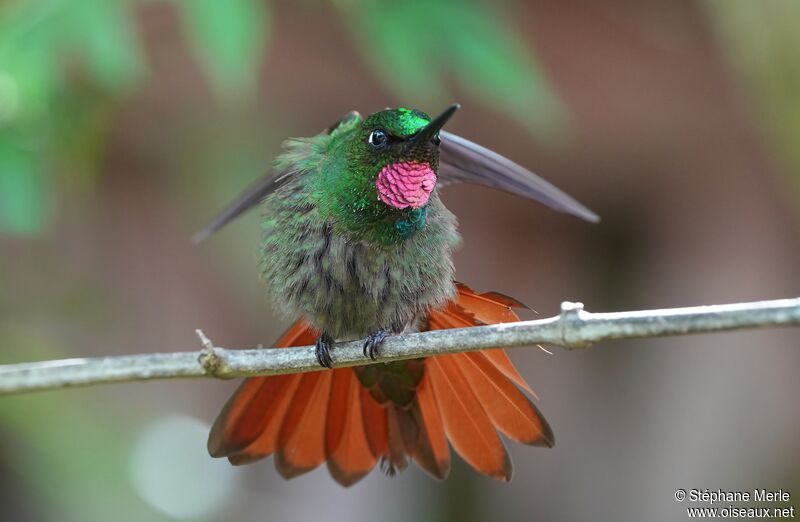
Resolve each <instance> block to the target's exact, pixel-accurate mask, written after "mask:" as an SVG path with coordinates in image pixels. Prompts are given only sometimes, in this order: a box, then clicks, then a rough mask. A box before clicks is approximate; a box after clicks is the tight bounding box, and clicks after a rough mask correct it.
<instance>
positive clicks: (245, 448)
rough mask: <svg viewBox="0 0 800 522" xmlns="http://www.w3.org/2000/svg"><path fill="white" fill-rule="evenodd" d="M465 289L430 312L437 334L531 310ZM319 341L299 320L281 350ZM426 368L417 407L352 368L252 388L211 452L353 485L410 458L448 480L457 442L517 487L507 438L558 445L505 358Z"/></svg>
mask: <svg viewBox="0 0 800 522" xmlns="http://www.w3.org/2000/svg"><path fill="white" fill-rule="evenodd" d="M457 289H458V294H457V297H456V299H455V300H453V301H451V302H450V303H448V305H447V306H446V307H445V308H443V309H441V310H435V311H431V312H430V314H429V316H428V321H427V327H428V329H431V330H435V329H444V328H461V327H467V326H474V325H479V324H492V323H499V322H509V321H516V320H518V318H517V316H516V314H515V313H514V312H513V311H512V308H518V307H523V306H524V305H522V304H521V303H519V302H518V301H516V300H514V299H512V298H509V297H506V296H504V295H501V294H496V293H484V294H477V293H475V292H474V291H472V290H471V289H470V288H469V287H467V286H465V285H462V284H457ZM316 335H317V334H316V332H314V331H313V330H312V329H311V328H310V327H309V326H308V325H307V324H306V323H304V322H303V321H298V322H297V323H295V324H294V325H293V326H292V327H291V328H290V329H289V330H288V331H287V332H286V333H285V334H284V335H283V336H282V337H281V338H280V339H279V340H278V342H277V343H276V346H279V347H283V346H305V345H310V344H313V343H314V340H315V337H316ZM423 365H424V366H423V369H424V371H423V375H422V378H421V379H419V381H418V382H417V385H416V389H415V390H414V398H413V400H412V401H411V402H410V403H409V404H400V403H398V402H397V401H395V402H392V400H388V399H387V398H386V397H384V396H383V395H382V394H381V393H380V392H377V393H375V390H372V391H371V390H368V389H367V388H366V387H365V386H364V385H363V384H362V381H360V380H359V378H358V376H357V375H356V372H355V371H354V370H353V369H352V368H340V369H335V370H333V371H320V372H312V373H307V374H302V375H278V376H271V377H254V378H250V379H247V380H245V381H244V382H243V383H242V385H241V386H240V387H239V389H238V390H237V391H236V393H235V394H234V395H233V396H232V397H231V398H230V400H229V401H228V403H227V404H226V405H225V407H224V408H223V410H222V412H221V413H220V415H219V417H218V418H217V420H216V422H215V423H214V426H213V427H212V429H211V434H210V435H209V440H208V450H209V453H210V454H211V455H212V456H214V457H227V458H228V460H230V462H231V463H233V464H246V463H249V462H252V461H254V460H257V459H261V458H263V457H266V456H269V455H272V454H274V455H275V466H276V468H277V469H278V472H279V473H280V474H281V475H282V476H284V477H286V478H291V477H294V476H297V475H300V474H302V473H305V472H307V471H310V470H312V469H314V468H316V467H318V466H319V465H320V464H322V463H323V462H327V465H328V469H329V471H330V473H331V475H332V476H333V478H334V479H335V480H336V481H337V482H339V483H340V484H342V485H344V486H349V485H351V484H354V483H355V482H357V481H359V480H360V479H361V478H363V477H364V476H365V475H366V474H368V473H369V472H370V471H371V470H372V469H373V468H374V467H375V464H376V463H377V462H378V461H379V460H380V461H381V462H383V463H384V466H385V468H386V469H387V470H388V471H390V472H394V471H395V470H399V469H403V468H404V467H405V466H406V465H407V460H408V459H409V458H410V459H413V460H414V461H415V462H417V464H418V465H419V466H420V467H421V468H422V469H424V470H425V471H427V472H428V473H430V474H431V475H432V476H434V477H436V478H439V479H443V478H445V477H446V476H447V474H448V473H449V471H450V451H449V448H448V442H449V443H450V444H451V445H452V446H453V449H455V451H456V453H458V454H459V455H460V456H461V457H462V458H463V459H464V460H465V461H466V462H467V463H469V464H470V465H471V466H472V467H473V468H475V469H476V470H477V471H479V472H481V473H484V474H486V475H489V476H491V477H494V478H497V479H501V480H510V479H511V473H512V469H511V460H510V458H509V456H508V453H507V451H506V448H505V446H504V444H503V442H502V440H501V439H500V437H499V436H498V431H499V432H500V433H502V434H503V435H505V436H506V437H508V438H509V439H511V440H514V441H517V442H522V443H524V444H530V445H535V446H552V445H553V442H554V439H553V433H552V431H551V430H550V427H549V426H548V425H547V422H546V421H545V420H544V418H543V417H542V415H541V414H540V413H539V411H538V410H537V409H536V406H534V404H533V403H532V402H531V400H530V399H529V398H528V397H527V396H526V395H525V393H524V392H523V391H522V390H524V391H527V392H529V393H531V394H532V393H533V392H532V390H531V389H530V387H529V386H528V384H527V383H526V382H525V380H524V379H523V378H522V376H521V375H520V374H519V373H518V372H517V370H516V369H515V368H514V366H513V364H512V363H511V361H510V359H509V358H508V356H507V355H506V353H505V352H504V351H503V350H501V349H492V350H484V351H482V352H471V353H461V354H453V355H442V356H437V357H432V358H428V359H425V360H424V362H423ZM376 397H377V398H376Z"/></svg>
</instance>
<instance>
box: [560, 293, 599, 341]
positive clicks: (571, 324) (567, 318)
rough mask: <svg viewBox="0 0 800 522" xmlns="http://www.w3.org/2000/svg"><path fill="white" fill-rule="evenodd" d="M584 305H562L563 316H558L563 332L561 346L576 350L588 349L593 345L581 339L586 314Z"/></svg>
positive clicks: (565, 302) (566, 303)
mask: <svg viewBox="0 0 800 522" xmlns="http://www.w3.org/2000/svg"><path fill="white" fill-rule="evenodd" d="M584 313H585V312H584V310H583V303H571V302H569V301H564V302H563V303H561V314H560V315H559V316H558V323H559V326H560V330H561V343H559V344H561V346H563V347H564V348H568V349H570V350H574V349H576V348H586V347H587V346H589V345H591V343H590V342H587V341H585V340H583V339H581V338H580V335H579V334H578V332H580V325H581V324H582V323H583V317H582V315H583V314H584Z"/></svg>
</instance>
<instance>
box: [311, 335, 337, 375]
mask: <svg viewBox="0 0 800 522" xmlns="http://www.w3.org/2000/svg"><path fill="white" fill-rule="evenodd" d="M331 348H333V338H331V336H330V335H328V334H326V333H323V334H322V335H320V336H319V337H317V343H316V346H315V348H314V355H316V356H317V362H319V364H320V366H324V367H325V368H331V367H332V366H333V359H331Z"/></svg>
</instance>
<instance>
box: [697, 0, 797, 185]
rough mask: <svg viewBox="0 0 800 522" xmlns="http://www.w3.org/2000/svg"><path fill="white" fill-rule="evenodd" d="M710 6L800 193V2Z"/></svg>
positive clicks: (712, 0) (732, 1) (736, 0)
mask: <svg viewBox="0 0 800 522" xmlns="http://www.w3.org/2000/svg"><path fill="white" fill-rule="evenodd" d="M706 6H707V7H708V10H707V12H708V14H709V18H710V21H711V22H712V23H713V24H714V25H715V27H716V30H717V34H718V36H719V39H720V42H721V48H722V50H723V51H724V52H725V53H726V55H727V57H728V59H729V60H730V62H731V64H732V65H733V67H734V69H735V70H736V72H737V73H739V74H740V75H741V76H742V78H743V79H744V80H745V84H746V85H747V86H749V87H750V88H751V90H752V93H753V96H752V101H753V102H754V105H755V107H756V108H757V109H758V110H759V111H760V116H761V118H762V120H763V121H764V123H765V124H766V128H767V131H768V133H769V134H770V138H771V139H770V140H768V145H770V146H772V147H773V148H774V149H775V152H777V153H778V155H779V156H780V157H781V158H782V159H783V162H784V163H785V164H786V165H787V166H788V167H789V170H790V171H791V172H792V174H793V177H792V179H793V181H794V186H795V192H796V195H797V197H800V147H798V146H797V144H798V143H800V97H798V96H797V93H798V92H800V61H798V59H797V57H798V56H800V33H798V31H797V20H799V19H800V3H798V2H796V1H795V0H772V1H770V2H749V1H748V0H725V1H721V0H709V1H708V2H706Z"/></svg>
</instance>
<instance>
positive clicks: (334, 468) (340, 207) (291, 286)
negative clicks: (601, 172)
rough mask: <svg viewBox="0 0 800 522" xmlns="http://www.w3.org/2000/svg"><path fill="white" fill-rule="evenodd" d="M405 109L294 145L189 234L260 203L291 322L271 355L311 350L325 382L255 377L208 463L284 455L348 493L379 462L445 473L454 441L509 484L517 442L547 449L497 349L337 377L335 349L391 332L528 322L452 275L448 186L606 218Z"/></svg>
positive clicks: (390, 468)
mask: <svg viewBox="0 0 800 522" xmlns="http://www.w3.org/2000/svg"><path fill="white" fill-rule="evenodd" d="M459 107H460V106H459V105H457V104H454V105H451V106H450V107H448V108H447V109H446V110H445V111H444V112H442V113H441V114H440V115H439V116H437V117H435V118H431V117H430V116H428V115H427V114H425V113H424V112H421V111H419V110H415V109H408V108H402V107H401V108H394V109H385V110H381V111H378V112H375V113H373V114H370V115H369V116H367V117H363V116H361V115H360V114H359V113H358V112H355V111H353V112H350V113H348V114H346V115H345V116H344V117H343V118H341V119H340V120H339V121H338V122H337V123H335V124H334V125H331V126H330V127H329V128H327V129H326V130H324V131H323V132H321V133H320V134H317V135H316V136H313V137H310V138H292V139H289V140H287V141H286V142H284V144H283V148H284V152H283V153H282V154H281V155H280V156H278V157H277V159H276V160H275V163H274V168H273V173H272V175H269V176H267V177H265V178H264V179H262V180H260V181H259V182H257V183H256V184H255V185H254V186H253V187H251V188H250V189H248V190H247V191H245V192H244V194H243V195H242V196H241V197H239V198H238V199H237V200H235V201H234V202H233V203H232V204H230V205H229V206H228V207H227V208H226V209H225V210H223V211H222V212H221V213H220V214H219V215H218V216H217V217H216V218H215V219H214V220H212V221H211V223H210V224H209V225H208V226H206V227H205V228H203V229H202V230H200V231H199V232H198V233H197V234H195V236H194V237H193V241H194V242H195V243H199V242H200V241H203V240H204V239H205V238H207V237H208V236H209V235H211V234H212V233H214V232H215V231H217V230H219V229H220V228H222V227H223V226H224V225H225V224H227V223H229V222H230V221H232V220H233V219H235V218H236V217H237V216H239V215H240V214H242V213H243V212H245V211H246V210H248V209H250V208H252V207H254V206H257V205H259V204H260V205H261V211H262V216H263V218H262V222H261V229H262V234H261V241H260V246H259V270H260V275H261V280H262V281H263V283H264V284H265V286H266V289H267V293H268V294H269V296H270V298H271V300H272V303H273V305H274V308H275V309H276V310H278V311H280V312H281V313H282V314H284V315H285V316H286V317H287V318H289V319H291V320H295V322H294V324H293V325H292V326H291V327H290V328H289V329H288V330H287V331H286V333H285V334H284V335H283V336H281V338H280V339H278V341H277V342H276V343H275V346H277V347H285V346H306V345H309V344H313V345H314V346H315V354H316V357H317V360H318V362H319V364H320V365H321V366H322V367H325V368H328V369H331V370H330V371H322V372H309V373H305V374H293V375H278V376H265V377H252V378H249V379H246V380H245V381H244V382H243V383H242V384H241V386H240V387H239V389H238V390H237V391H236V392H235V393H234V395H233V396H232V397H231V398H230V399H229V400H228V402H227V403H226V405H225V406H224V408H223V410H222V412H221V413H220V414H219V416H218V417H217V419H216V421H215V423H214V425H213V426H212V428H211V432H210V435H209V440H208V450H209V453H210V454H211V456H213V457H227V458H228V460H229V461H230V462H231V463H232V464H234V465H240V464H246V463H250V462H253V461H255V460H258V459H261V458H264V457H267V456H269V455H273V454H274V455H275V459H274V460H275V466H276V468H277V470H278V472H279V473H280V474H281V475H282V476H284V477H285V478H292V477H294V476H297V475H300V474H302V473H305V472H308V471H310V470H312V469H314V468H316V467H318V466H319V465H321V464H322V463H324V462H327V465H328V469H329V471H330V473H331V475H332V476H333V478H334V479H335V480H336V481H337V482H339V483H340V484H342V485H344V486H349V485H352V484H354V483H356V482H358V481H359V480H360V479H361V478H363V477H364V476H365V475H366V474H368V473H369V472H370V471H371V470H372V469H373V468H374V467H375V466H376V464H377V463H378V462H380V467H382V468H383V470H384V471H385V472H386V473H387V474H390V475H393V474H395V473H396V472H398V471H400V470H403V469H405V468H406V467H407V465H408V463H409V461H410V460H413V461H414V462H416V463H417V464H418V465H419V466H420V467H421V468H422V469H423V470H425V471H426V472H428V473H429V474H430V475H432V476H433V477H435V478H438V479H444V478H445V477H446V476H447V475H448V473H449V469H450V451H449V447H448V442H449V444H450V445H452V447H453V449H454V450H455V451H456V453H458V454H459V455H460V456H461V457H462V458H463V459H464V460H465V461H466V462H467V463H468V464H470V465H471V466H472V467H473V468H474V469H476V470H477V471H479V472H481V473H483V474H485V475H488V476H491V477H494V478H497V479H500V480H506V481H507V480H510V479H511V475H512V466H511V460H510V458H509V456H508V452H507V450H506V448H505V445H504V444H503V441H502V440H501V438H500V437H499V435H498V432H500V433H502V434H503V435H505V436H506V437H508V438H509V439H511V440H515V441H518V442H522V443H525V444H529V445H534V446H545V447H551V446H553V444H554V437H553V432H552V430H551V428H550V427H549V425H548V424H547V422H546V421H545V419H544V417H543V416H542V415H541V413H540V412H539V410H538V408H537V407H536V406H535V405H534V404H533V402H532V401H531V400H530V398H529V396H528V395H529V394H530V395H532V394H533V392H532V390H531V388H530V386H528V384H527V383H526V382H525V380H524V379H523V378H522V376H521V375H520V374H519V373H518V372H517V370H516V369H515V368H514V366H513V364H512V363H511V361H510V359H509V358H508V356H507V355H506V354H505V352H504V351H503V350H502V349H491V350H483V351H479V352H469V353H460V354H451V355H441V356H435V357H428V358H424V359H414V360H408V361H397V362H389V363H376V364H370V365H366V366H361V367H354V368H336V369H332V365H333V358H332V356H331V352H332V351H335V344H336V342H337V341H343V340H353V339H363V340H364V341H363V351H364V356H365V357H369V358H372V359H374V358H375V356H376V354H377V353H378V351H379V350H380V346H381V344H382V342H383V341H384V340H385V339H386V338H387V336H390V335H398V334H401V333H405V332H416V331H427V330H435V329H444V328H459V327H467V326H474V325H480V324H494V323H501V322H510V321H516V320H519V319H518V316H517V315H516V313H515V312H514V309H521V308H525V305H523V304H522V303H520V302H519V301H517V300H515V299H513V298H511V297H508V296H505V295H502V294H499V293H496V292H486V293H477V292H475V291H474V290H472V289H471V288H469V287H468V286H466V285H464V284H462V283H459V282H457V281H456V280H455V268H454V266H453V261H452V253H453V250H454V249H455V248H456V247H457V246H458V245H459V243H460V240H461V239H460V236H459V234H458V232H457V225H456V218H455V216H453V214H452V213H451V212H450V211H449V210H447V208H446V207H445V206H444V204H443V203H442V201H441V199H440V198H439V188H440V187H443V186H446V185H449V184H453V183H459V182H464V183H473V184H478V185H483V186H487V187H491V188H496V189H500V190H504V191H507V192H511V193H514V194H519V195H522V196H524V197H527V198H529V199H533V200H536V201H538V202H541V203H544V204H545V205H548V206H550V207H551V208H553V209H555V210H558V211H561V212H566V213H569V214H572V215H575V216H577V217H579V218H582V219H584V220H587V221H590V222H597V221H598V220H599V218H598V216H597V215H596V214H595V213H594V212H592V211H591V210H589V209H588V208H586V207H585V206H583V205H582V204H580V203H579V202H577V201H576V200H575V199H573V198H572V197H570V196H568V195H567V194H565V193H564V192H562V191H561V190H559V189H557V188H556V187H554V186H553V185H551V184H550V183H549V182H547V181H545V180H544V179H542V178H540V177H539V176H537V175H535V174H533V173H532V172H530V171H529V170H527V169H525V168H523V167H522V166H520V165H518V164H516V163H514V162H512V161H511V160H509V159H507V158H505V157H503V156H501V155H499V154H497V153H495V152H492V151H490V150H488V149H486V148H484V147H482V146H480V145H478V144H476V143H473V142H471V141H469V140H467V139H465V138H461V137H459V136H457V135H455V134H451V133H449V132H446V131H444V130H442V128H443V127H444V125H445V124H446V123H447V122H448V121H449V120H450V118H451V117H452V116H453V114H454V113H455V112H456V111H457V110H458V109H459Z"/></svg>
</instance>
